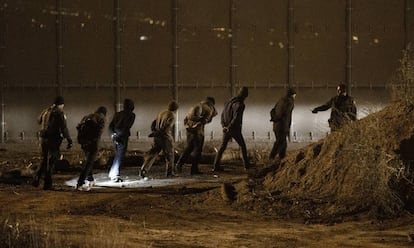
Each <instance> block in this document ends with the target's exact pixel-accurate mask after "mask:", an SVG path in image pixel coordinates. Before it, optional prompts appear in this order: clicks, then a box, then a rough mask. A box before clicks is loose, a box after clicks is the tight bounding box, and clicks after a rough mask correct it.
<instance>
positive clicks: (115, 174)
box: [108, 137, 128, 179]
mask: <svg viewBox="0 0 414 248" xmlns="http://www.w3.org/2000/svg"><path fill="white" fill-rule="evenodd" d="M127 148H128V137H127V138H120V139H118V140H117V142H116V143H115V157H114V161H113V162H112V166H111V170H110V171H109V174H108V177H109V178H111V179H116V178H119V177H120V174H119V168H120V166H121V164H122V161H123V159H124V156H125V153H126V151H127Z"/></svg>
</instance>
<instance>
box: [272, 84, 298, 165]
mask: <svg viewBox="0 0 414 248" xmlns="http://www.w3.org/2000/svg"><path fill="white" fill-rule="evenodd" d="M295 97H296V91H295V90H294V89H293V88H288V89H287V91H286V94H285V96H283V97H282V98H280V99H279V101H278V102H277V103H276V105H275V106H274V107H273V109H272V110H271V111H270V117H271V119H270V121H271V122H273V132H274V133H275V137H276V141H275V143H274V144H273V148H272V151H271V152H270V155H269V159H274V158H275V157H276V155H277V154H278V155H279V158H280V159H283V158H284V157H285V156H286V149H287V141H286V138H287V137H288V135H289V132H290V126H291V124H292V111H293V108H294V107H295Z"/></svg>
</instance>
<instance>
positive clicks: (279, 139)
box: [269, 128, 289, 159]
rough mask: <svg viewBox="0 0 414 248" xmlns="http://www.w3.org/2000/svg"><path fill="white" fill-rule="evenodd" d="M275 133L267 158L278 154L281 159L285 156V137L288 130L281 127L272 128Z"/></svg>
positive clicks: (272, 157)
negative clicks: (274, 139)
mask: <svg viewBox="0 0 414 248" xmlns="http://www.w3.org/2000/svg"><path fill="white" fill-rule="evenodd" d="M273 132H274V133H275V137H276V141H275V143H274V144H273V148H272V151H271V152H270V155H269V159H274V158H275V157H276V155H279V158H280V159H282V158H284V157H285V156H286V149H287V141H286V138H287V136H288V134H289V132H288V131H286V130H284V129H283V128H276V129H273Z"/></svg>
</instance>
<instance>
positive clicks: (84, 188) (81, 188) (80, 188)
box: [76, 184, 91, 191]
mask: <svg viewBox="0 0 414 248" xmlns="http://www.w3.org/2000/svg"><path fill="white" fill-rule="evenodd" d="M76 190H77V191H89V190H91V187H89V185H88V184H82V185H76Z"/></svg>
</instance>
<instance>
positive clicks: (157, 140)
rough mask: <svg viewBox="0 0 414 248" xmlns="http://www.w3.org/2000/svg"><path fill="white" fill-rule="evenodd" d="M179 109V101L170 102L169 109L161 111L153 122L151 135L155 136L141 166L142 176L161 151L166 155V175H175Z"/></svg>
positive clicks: (143, 176) (140, 172)
mask: <svg viewBox="0 0 414 248" xmlns="http://www.w3.org/2000/svg"><path fill="white" fill-rule="evenodd" d="M177 109H178V103H177V102H175V101H171V102H170V103H168V109H167V110H164V111H161V112H160V113H159V114H158V116H157V118H156V119H155V120H154V121H153V122H152V123H151V131H152V133H151V134H150V135H149V137H153V138H154V144H153V145H152V148H151V149H150V150H149V151H148V152H147V154H146V155H145V160H144V164H143V165H142V166H141V169H140V171H139V174H140V176H141V177H142V178H145V177H146V176H147V173H148V172H149V170H150V169H151V166H152V164H153V163H154V162H155V159H156V158H157V157H158V155H159V153H160V152H161V151H163V152H164V155H165V166H166V168H165V175H166V176H167V177H169V176H174V170H173V167H174V150H173V148H174V146H173V143H174V136H173V131H174V124H175V120H176V116H175V112H176V111H177Z"/></svg>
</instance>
